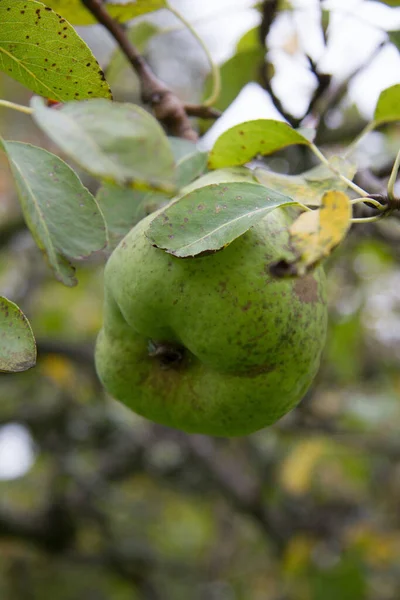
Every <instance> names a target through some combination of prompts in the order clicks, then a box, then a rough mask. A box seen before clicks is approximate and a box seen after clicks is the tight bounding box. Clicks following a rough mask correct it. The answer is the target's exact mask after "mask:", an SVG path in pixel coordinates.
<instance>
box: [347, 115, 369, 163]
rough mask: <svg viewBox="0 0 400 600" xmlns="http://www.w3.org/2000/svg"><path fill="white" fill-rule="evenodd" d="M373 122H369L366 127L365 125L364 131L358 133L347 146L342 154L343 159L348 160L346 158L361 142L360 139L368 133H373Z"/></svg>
mask: <svg viewBox="0 0 400 600" xmlns="http://www.w3.org/2000/svg"><path fill="white" fill-rule="evenodd" d="M375 125H376V123H375V121H371V122H370V123H368V125H366V126H365V127H364V129H363V130H362V131H360V133H359V134H358V135H357V136H356V137H355V138H354V140H353V141H352V142H351V144H349V145H348V146H347V148H346V151H345V152H344V154H343V158H348V156H349V155H350V154H351V153H352V152H353V151H354V150H355V147H356V146H357V144H358V143H359V142H360V141H361V140H362V138H363V137H364V136H365V135H367V133H370V132H371V131H373V129H374V128H375Z"/></svg>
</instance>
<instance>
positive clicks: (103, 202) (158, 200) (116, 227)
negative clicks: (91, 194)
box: [96, 183, 169, 251]
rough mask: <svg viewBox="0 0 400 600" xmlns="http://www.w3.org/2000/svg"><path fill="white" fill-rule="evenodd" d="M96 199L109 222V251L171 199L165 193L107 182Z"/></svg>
mask: <svg viewBox="0 0 400 600" xmlns="http://www.w3.org/2000/svg"><path fill="white" fill-rule="evenodd" d="M96 199H97V202H98V204H99V206H100V208H101V210H102V212H103V215H104V218H105V221H106V223H107V229H108V235H109V242H108V247H107V250H108V251H112V250H113V249H114V248H115V247H116V246H117V245H118V244H119V242H120V241H121V240H122V238H124V237H125V236H126V234H127V233H128V232H129V230H130V229H132V227H133V226H134V225H136V223H138V222H139V221H140V220H141V219H143V218H144V217H146V216H147V215H149V214H150V213H152V212H154V211H155V210H157V209H158V208H160V206H161V205H162V204H165V203H167V202H168V200H169V198H168V196H166V195H165V194H160V193H154V192H143V191H139V190H132V189H129V188H123V187H118V186H116V185H112V184H107V183H106V184H104V185H102V186H101V187H100V189H99V191H98V193H97V196H96Z"/></svg>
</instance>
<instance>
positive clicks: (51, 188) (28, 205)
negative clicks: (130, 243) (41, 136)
mask: <svg viewBox="0 0 400 600" xmlns="http://www.w3.org/2000/svg"><path fill="white" fill-rule="evenodd" d="M2 145H3V148H4V150H5V152H6V154H7V157H8V159H9V162H10V166H11V170H12V173H13V175H14V179H15V182H16V184H17V188H18V193H19V198H20V201H21V206H22V210H23V213H24V217H25V220H26V223H27V225H28V227H29V229H30V231H31V233H32V235H33V237H34V239H35V241H36V243H37V244H38V246H39V248H40V249H41V250H43V251H44V253H45V255H46V257H47V259H48V261H49V263H50V265H51V267H52V268H53V270H54V272H55V276H56V277H57V279H59V280H60V281H61V282H62V283H64V284H65V285H69V286H71V285H75V284H76V280H75V278H74V271H75V270H74V268H73V267H72V266H71V265H70V264H69V262H68V261H67V260H66V257H68V258H72V259H82V258H86V257H88V256H90V255H91V254H92V253H93V252H96V251H98V250H101V249H102V248H104V246H105V245H106V243H107V237H106V227H105V223H104V218H103V215H102V214H101V212H100V210H99V208H98V206H97V204H96V201H95V199H94V198H93V196H92V195H91V194H90V192H89V191H88V190H87V189H86V188H85V187H84V186H83V185H82V183H81V181H80V180H79V178H78V176H77V175H76V173H75V172H74V171H73V170H72V169H71V167H69V166H68V165H67V164H66V163H65V162H64V161H62V160H61V159H60V158H59V157H58V156H55V155H54V154H51V153H50V152H47V151H46V150H43V149H42V148H38V147H36V146H31V145H30V144H23V143H21V142H6V141H3V142H2Z"/></svg>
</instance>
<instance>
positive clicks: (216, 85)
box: [167, 3, 221, 106]
mask: <svg viewBox="0 0 400 600" xmlns="http://www.w3.org/2000/svg"><path fill="white" fill-rule="evenodd" d="M167 7H168V10H169V11H170V12H171V13H172V14H173V15H174V16H175V17H176V18H177V19H179V21H180V22H181V23H182V24H183V25H184V26H185V27H186V28H187V29H188V30H189V31H190V33H191V34H192V35H193V37H195V38H196V40H197V41H198V43H199V44H200V46H201V47H202V49H203V51H204V53H205V55H206V56H207V60H208V62H209V65H210V68H211V75H212V81H213V85H212V90H211V93H210V95H209V97H208V98H207V99H206V100H205V101H204V102H203V106H212V105H213V104H214V103H215V102H216V101H217V100H218V97H219V95H220V93H221V73H220V70H219V66H218V65H217V64H216V62H215V61H214V59H213V57H212V56H211V53H210V51H209V49H208V48H207V45H206V44H205V43H204V41H203V40H202V38H201V37H200V36H199V34H198V33H197V31H196V30H195V29H194V28H193V25H192V24H191V23H189V21H187V20H186V19H185V17H184V16H183V15H181V13H180V12H178V11H177V10H176V9H175V8H174V7H173V6H171V5H170V4H169V3H167Z"/></svg>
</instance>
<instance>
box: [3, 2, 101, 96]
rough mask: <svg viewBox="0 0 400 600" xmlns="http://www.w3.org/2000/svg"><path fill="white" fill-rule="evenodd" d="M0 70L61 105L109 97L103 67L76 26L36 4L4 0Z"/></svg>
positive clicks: (42, 5) (40, 4) (39, 3)
mask: <svg viewBox="0 0 400 600" xmlns="http://www.w3.org/2000/svg"><path fill="white" fill-rule="evenodd" d="M0 24H1V26H0V59H1V60H0V69H1V70H2V71H4V72H5V73H7V75H9V76H10V77H13V78H14V79H16V80H17V81H19V82H20V83H22V84H23V85H25V86H26V87H27V88H29V89H31V90H32V91H34V92H35V93H36V94H39V95H41V96H45V97H48V98H51V99H53V100H58V101H60V102H64V101H68V100H74V99H79V100H83V99H86V98H96V97H105V98H110V97H111V92H110V88H109V87H108V84H107V82H106V81H105V79H104V75H103V72H102V70H101V69H100V66H99V64H98V62H97V60H96V59H95V57H94V56H93V54H92V52H91V50H90V49H89V47H88V46H87V45H86V44H85V42H84V41H83V40H82V38H80V37H79V35H78V34H77V33H76V31H75V30H74V28H73V27H72V26H71V25H70V24H69V23H68V22H67V21H66V20H65V19H63V18H62V17H60V16H59V15H57V14H56V13H55V12H54V11H52V10H51V9H50V8H49V7H47V6H45V5H44V4H42V3H41V2H36V1H34V0H29V2H28V1H27V0H0Z"/></svg>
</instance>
